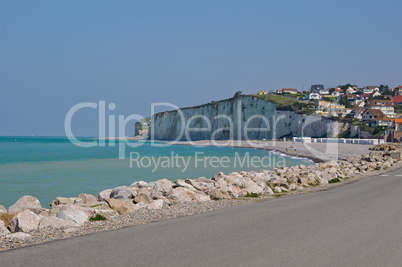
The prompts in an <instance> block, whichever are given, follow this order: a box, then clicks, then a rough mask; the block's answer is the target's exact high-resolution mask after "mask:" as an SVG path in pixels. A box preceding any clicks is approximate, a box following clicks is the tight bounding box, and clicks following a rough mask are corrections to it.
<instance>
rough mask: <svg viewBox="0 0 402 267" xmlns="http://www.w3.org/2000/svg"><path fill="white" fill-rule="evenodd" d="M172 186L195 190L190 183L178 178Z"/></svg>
mask: <svg viewBox="0 0 402 267" xmlns="http://www.w3.org/2000/svg"><path fill="white" fill-rule="evenodd" d="M172 187H173V188H177V187H184V188H186V189H188V190H191V191H195V190H196V189H195V188H194V187H193V186H192V185H191V184H188V183H186V182H185V181H184V180H182V179H178V180H177V181H176V182H175V183H174V184H173V185H172Z"/></svg>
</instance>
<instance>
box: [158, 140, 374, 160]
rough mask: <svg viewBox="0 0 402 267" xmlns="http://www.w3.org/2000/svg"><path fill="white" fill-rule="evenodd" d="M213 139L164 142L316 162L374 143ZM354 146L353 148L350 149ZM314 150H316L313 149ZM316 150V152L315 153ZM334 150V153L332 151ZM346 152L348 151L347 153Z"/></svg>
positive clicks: (366, 150) (350, 153) (351, 153)
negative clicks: (250, 150) (246, 150)
mask: <svg viewBox="0 0 402 267" xmlns="http://www.w3.org/2000/svg"><path fill="white" fill-rule="evenodd" d="M213 142H214V143H215V144H214V143H213ZM213 142H212V141H211V140H197V141H191V142H188V141H174V142H171V143H169V141H165V143H164V144H169V145H187V146H211V147H233V148H254V149H261V150H267V151H272V152H275V153H277V154H284V155H286V156H289V157H295V158H299V159H308V160H311V161H313V162H314V163H322V162H326V161H330V160H339V159H343V158H347V157H351V156H360V155H364V154H368V153H369V152H370V150H369V148H370V147H372V146H373V145H360V144H340V143H334V144H331V143H328V145H327V143H308V144H304V143H298V142H292V141H275V142H273V141H260V140H258V141H256V140H254V141H253V140H252V141H251V144H250V143H248V142H247V141H230V143H229V144H226V143H227V142H228V141H227V140H224V141H213ZM335 145H336V147H337V151H330V153H328V151H326V150H328V149H331V148H334V147H335ZM351 147H353V149H350V148H351ZM312 150H314V151H312ZM314 152H316V154H315V153H314ZM331 152H332V153H331ZM345 152H346V153H345Z"/></svg>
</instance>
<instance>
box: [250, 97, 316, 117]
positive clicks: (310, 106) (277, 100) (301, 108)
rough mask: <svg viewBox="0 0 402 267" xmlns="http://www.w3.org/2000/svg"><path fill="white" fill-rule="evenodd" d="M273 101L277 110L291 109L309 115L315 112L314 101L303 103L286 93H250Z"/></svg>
mask: <svg viewBox="0 0 402 267" xmlns="http://www.w3.org/2000/svg"><path fill="white" fill-rule="evenodd" d="M252 96H255V97H258V98H261V99H264V100H265V101H267V102H270V103H274V104H275V106H276V109H278V110H292V111H294V112H295V113H299V114H306V115H310V114H313V113H314V112H315V105H314V102H309V103H304V102H300V101H298V100H297V99H294V98H293V97H290V96H286V95H252Z"/></svg>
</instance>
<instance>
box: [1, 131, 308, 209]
mask: <svg viewBox="0 0 402 267" xmlns="http://www.w3.org/2000/svg"><path fill="white" fill-rule="evenodd" d="M94 140H95V141H96V139H80V141H81V142H82V144H83V145H84V147H78V146H75V145H74V144H72V143H71V142H70V141H69V140H68V139H67V138H62V137H0V204H1V205H4V206H5V207H6V208H7V207H8V206H10V205H12V204H13V203H15V201H17V200H18V199H19V198H20V197H21V196H23V195H32V196H34V197H36V198H38V199H39V200H40V202H41V204H42V206H43V207H45V208H48V207H49V204H50V202H51V201H52V200H53V199H54V198H55V197H57V196H64V197H74V196H77V195H78V194H80V193H88V194H93V195H96V194H97V193H98V192H100V191H102V190H104V189H108V188H114V187H116V186H120V185H130V184H132V183H133V182H135V181H139V180H143V181H147V182H150V181H155V180H158V179H161V178H167V179H169V180H172V181H175V180H177V179H179V178H180V179H185V178H198V177H200V176H205V177H207V178H210V177H212V176H214V175H215V174H216V173H217V172H219V171H223V172H224V173H230V172H233V171H241V170H246V171H247V170H260V169H272V168H273V167H275V165H278V164H280V165H281V164H282V165H283V164H286V166H290V165H297V164H305V165H308V164H311V162H310V161H307V160H303V159H296V158H290V157H282V156H280V155H278V154H275V153H272V152H270V151H265V150H257V149H242V148H236V149H233V148H230V147H224V148H222V147H220V148H218V147H191V146H189V147H187V146H178V145H177V146H168V145H163V143H161V142H159V143H156V144H157V145H152V144H151V143H150V142H145V143H144V144H142V145H140V144H139V143H138V142H137V143H135V142H132V143H127V144H124V147H125V155H126V159H119V147H118V146H114V147H112V146H110V143H109V142H108V141H106V145H105V146H104V147H99V146H95V147H89V146H87V145H88V144H89V142H92V141H94ZM130 153H132V158H133V160H130ZM258 159H260V160H262V162H260V163H258ZM158 160H159V161H158ZM252 161H254V163H252ZM130 162H131V163H132V165H131V166H130ZM185 163H187V167H186V165H185Z"/></svg>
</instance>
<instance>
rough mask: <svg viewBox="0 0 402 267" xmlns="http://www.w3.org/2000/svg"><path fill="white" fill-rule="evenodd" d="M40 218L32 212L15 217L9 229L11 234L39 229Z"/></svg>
mask: <svg viewBox="0 0 402 267" xmlns="http://www.w3.org/2000/svg"><path fill="white" fill-rule="evenodd" d="M39 221H40V217H39V216H38V215H36V214H35V213H33V212H32V211H30V210H24V211H22V212H20V213H18V214H17V215H15V216H14V217H13V218H12V219H11V221H10V223H9V224H8V228H9V229H10V231H11V232H29V231H31V230H35V229H38V226H39Z"/></svg>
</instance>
